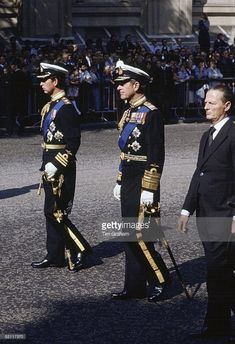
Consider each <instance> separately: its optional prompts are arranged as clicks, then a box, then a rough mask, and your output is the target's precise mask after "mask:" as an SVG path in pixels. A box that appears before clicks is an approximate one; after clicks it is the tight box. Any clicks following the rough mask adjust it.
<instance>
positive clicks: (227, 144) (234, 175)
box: [183, 119, 235, 217]
mask: <svg viewBox="0 0 235 344" xmlns="http://www.w3.org/2000/svg"><path fill="white" fill-rule="evenodd" d="M207 138H208V131H207V132H205V133H204V134H203V136H202V138H201V142H200V146H199V155H198V162H197V168H196V170H195V172H194V174H193V177H192V180H191V183H190V187H189V190H188V193H187V196H186V198H185V201H184V205H183V209H186V210H188V211H189V212H190V214H193V213H194V211H195V210H198V208H199V205H200V204H199V201H198V200H199V196H202V197H203V199H204V200H206V204H207V207H206V209H207V213H206V214H205V213H204V214H203V216H208V217H232V216H233V215H234V214H235V209H234V208H231V207H230V206H229V205H228V204H227V202H228V201H230V200H231V199H234V195H235V125H234V124H233V122H232V120H231V119H229V120H228V121H227V122H226V123H225V124H224V126H223V127H222V128H221V130H220V131H219V133H218V134H217V136H216V137H215V139H214V141H213V142H212V144H211V146H210V147H209V148H208V149H207V151H206V153H205V155H204V150H205V146H206V144H207ZM199 216H200V215H199Z"/></svg>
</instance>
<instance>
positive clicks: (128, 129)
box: [118, 122, 138, 150]
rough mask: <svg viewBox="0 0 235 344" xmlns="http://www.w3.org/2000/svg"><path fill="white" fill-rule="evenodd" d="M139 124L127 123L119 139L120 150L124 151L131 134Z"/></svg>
mask: <svg viewBox="0 0 235 344" xmlns="http://www.w3.org/2000/svg"><path fill="white" fill-rule="evenodd" d="M137 124H138V123H130V122H129V123H127V125H126V126H125V128H124V129H123V131H122V133H121V135H120V137H119V140H118V145H119V148H120V149H121V150H123V149H124V147H125V145H126V142H127V139H128V137H129V135H130V133H131V132H132V131H133V130H134V129H135V127H137Z"/></svg>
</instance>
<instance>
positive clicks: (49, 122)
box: [40, 91, 81, 214]
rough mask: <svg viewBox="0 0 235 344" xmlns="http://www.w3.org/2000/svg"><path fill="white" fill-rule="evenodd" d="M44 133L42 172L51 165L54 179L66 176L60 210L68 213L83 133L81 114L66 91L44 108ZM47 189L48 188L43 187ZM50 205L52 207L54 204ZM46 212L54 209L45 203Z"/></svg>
mask: <svg viewBox="0 0 235 344" xmlns="http://www.w3.org/2000/svg"><path fill="white" fill-rule="evenodd" d="M42 132H43V141H44V142H43V144H42V146H43V159H42V166H41V169H40V170H41V171H44V170H45V165H46V164H47V163H48V162H51V163H52V164H53V165H54V166H55V167H56V168H57V172H56V174H55V177H59V176H60V175H63V179H64V182H63V186H62V193H61V197H60V207H61V210H62V211H64V212H65V213H67V214H68V213H70V211H71V208H72V204H73V198H74V192H75V182H76V157H75V155H76V153H77V151H78V148H79V146H80V137H81V130H80V118H79V115H78V114H77V112H76V110H75V108H74V106H73V105H72V104H71V102H70V101H69V100H68V99H67V98H66V97H65V93H64V92H63V91H62V92H60V93H58V94H57V95H56V96H55V97H54V98H52V101H51V102H49V103H47V104H46V105H45V106H44V107H43V109H42ZM44 184H45V183H44ZM49 184H50V183H49ZM45 188H46V185H44V189H45ZM47 198H48V197H47ZM49 200H51V198H49ZM50 204H52V202H51V201H50ZM45 212H46V213H50V212H52V209H51V206H49V205H48V204H47V202H46V203H45Z"/></svg>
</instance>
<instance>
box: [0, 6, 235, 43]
mask: <svg viewBox="0 0 235 344" xmlns="http://www.w3.org/2000/svg"><path fill="white" fill-rule="evenodd" d="M17 9H18V12H17ZM202 12H205V13H207V14H208V17H209V20H210V23H211V27H212V28H214V29H215V31H216V30H217V31H218V32H219V31H223V30H224V31H225V32H227V33H228V34H229V35H232V36H234V35H235V31H234V27H235V25H234V23H235V0H102V1H101V0H50V1H48V0H30V1H29V0H11V1H10V0H2V1H1V3H0V16H1V18H2V20H1V24H0V29H1V25H2V26H3V25H5V26H9V27H11V26H17V25H18V26H19V29H20V33H21V35H22V36H24V37H40V36H44V37H45V36H51V35H52V34H53V33H55V32H58V33H59V34H60V35H61V36H64V37H65V36H72V34H73V29H74V28H80V29H83V30H86V29H88V28H89V29H90V28H97V29H98V28H100V27H104V28H110V27H112V28H122V27H123V28H131V27H132V28H133V27H135V28H138V29H140V30H142V32H144V33H145V34H146V35H147V36H148V35H149V36H154V35H172V34H174V35H176V34H177V35H190V34H192V32H193V27H194V26H196V24H197V22H198V19H199V16H200V14H201V13H202ZM11 14H12V15H11ZM3 18H5V20H3ZM10 18H11V19H10Z"/></svg>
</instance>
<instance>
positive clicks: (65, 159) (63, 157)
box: [55, 153, 69, 167]
mask: <svg viewBox="0 0 235 344" xmlns="http://www.w3.org/2000/svg"><path fill="white" fill-rule="evenodd" d="M55 159H56V160H57V161H58V162H59V163H60V164H61V165H62V166H63V167H67V165H68V161H69V155H68V154H67V153H65V154H62V153H58V154H57V155H56V156H55Z"/></svg>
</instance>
